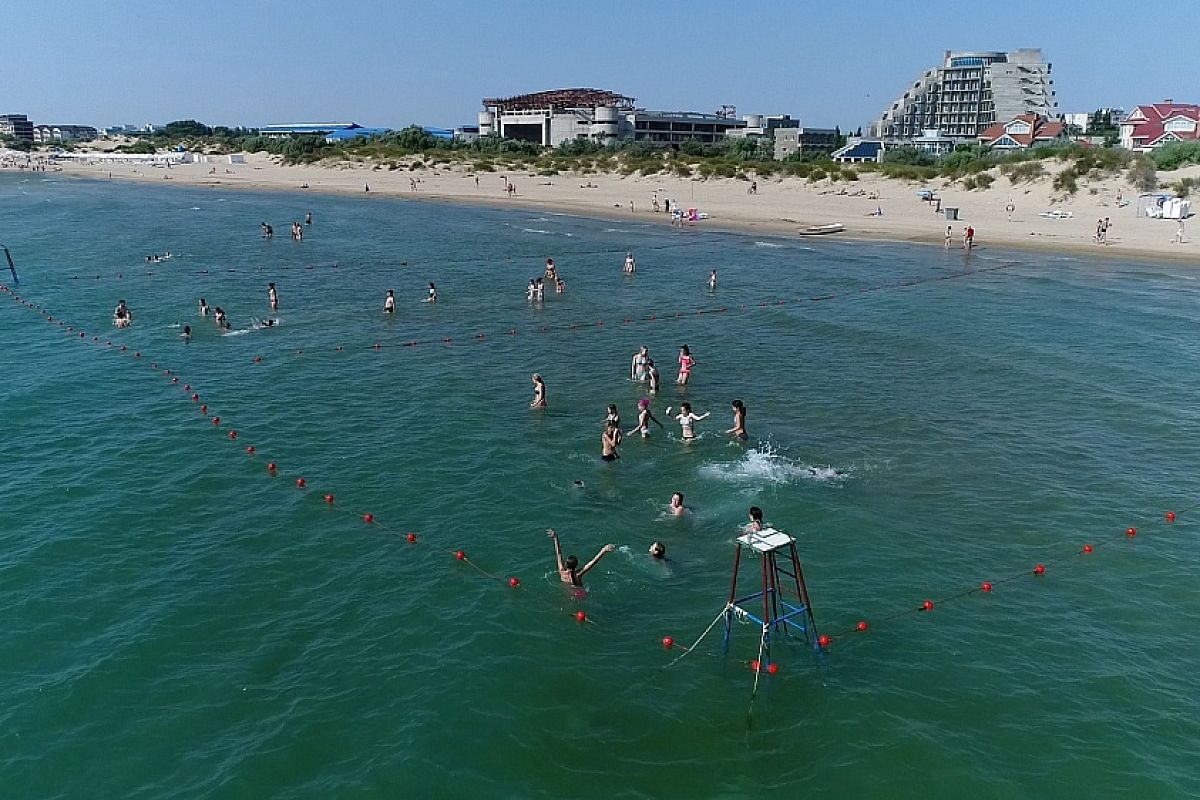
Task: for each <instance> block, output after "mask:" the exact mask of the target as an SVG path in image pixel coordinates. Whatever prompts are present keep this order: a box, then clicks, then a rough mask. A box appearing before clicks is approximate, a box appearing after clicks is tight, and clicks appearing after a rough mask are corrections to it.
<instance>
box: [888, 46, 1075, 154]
mask: <svg viewBox="0 0 1200 800" xmlns="http://www.w3.org/2000/svg"><path fill="white" fill-rule="evenodd" d="M1022 114H1036V115H1039V116H1042V117H1047V118H1049V119H1054V118H1055V117H1057V116H1058V100H1057V99H1055V93H1054V81H1053V80H1052V79H1051V77H1050V63H1049V62H1048V61H1046V60H1045V59H1043V58H1042V51H1041V50H1014V51H1012V52H1011V53H1001V52H949V51H947V52H946V55H945V59H944V60H943V62H942V65H941V66H938V67H934V68H932V69H928V70H926V71H925V73H924V74H923V75H921V77H919V78H918V79H917V80H916V81H914V82H913V84H912V86H911V87H910V88H908V89H907V90H905V92H904V94H902V95H901V96H900V98H899V99H898V100H896V102H894V103H892V105H891V107H890V108H888V109H887V110H886V111H884V112H883V115H882V116H881V117H880V118H879V119H878V120H876V121H875V123H874V124H872V125H871V133H872V135H873V136H875V137H878V138H880V139H885V140H887V141H893V142H894V141H905V140H909V139H914V138H917V137H919V136H921V135H922V133H923V132H924V131H929V130H937V131H941V135H942V136H945V137H949V138H951V139H955V140H961V141H975V140H977V139H978V136H979V134H980V133H981V132H982V131H984V130H985V129H987V128H988V127H989V126H991V125H993V124H995V123H996V122H1004V121H1007V120H1011V119H1013V118H1014V117H1017V116H1020V115H1022Z"/></svg>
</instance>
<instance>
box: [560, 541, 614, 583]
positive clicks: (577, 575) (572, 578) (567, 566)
mask: <svg viewBox="0 0 1200 800" xmlns="http://www.w3.org/2000/svg"><path fill="white" fill-rule="evenodd" d="M546 535H547V536H549V537H550V539H551V540H552V541H553V542H554V560H555V561H557V562H558V577H559V578H560V579H561V580H562V582H563V583H565V584H567V585H568V586H572V587H575V588H577V589H582V588H583V576H584V575H586V574H588V573H589V572H591V570H592V567H594V566H596V564H598V563H600V559H602V558H604V557H605V556H606V555H608V554H609V553H611V552H612V551H614V550H616V549H617V546H616V545H615V544H606V545H604V547H601V548H600V552H599V553H596V557H595V558H593V559H592V560H591V561H589V562H588V563H586V564H584V565H583V566H582V567H580V566H579V559H578V558H576V557H575V556H573V555H571V556H567V557H566V558H563V555H562V546H561V545H560V544H559V543H558V534H557V533H556V532H555V531H554V529H553V528H547V529H546Z"/></svg>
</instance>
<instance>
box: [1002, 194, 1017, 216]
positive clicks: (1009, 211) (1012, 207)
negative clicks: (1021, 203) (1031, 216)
mask: <svg viewBox="0 0 1200 800" xmlns="http://www.w3.org/2000/svg"><path fill="white" fill-rule="evenodd" d="M1016 209H1017V207H1016V206H1015V205H1013V201H1012V198H1011V197H1010V198H1008V205H1006V206H1005V207H1004V213H1005V214H1008V221H1009V222H1012V215H1013V211H1015V210H1016Z"/></svg>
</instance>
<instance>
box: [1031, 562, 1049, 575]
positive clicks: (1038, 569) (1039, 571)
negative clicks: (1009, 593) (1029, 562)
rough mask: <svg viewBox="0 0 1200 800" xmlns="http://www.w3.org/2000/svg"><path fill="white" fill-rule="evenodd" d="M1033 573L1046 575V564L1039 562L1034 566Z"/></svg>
mask: <svg viewBox="0 0 1200 800" xmlns="http://www.w3.org/2000/svg"><path fill="white" fill-rule="evenodd" d="M1033 574H1034V575H1045V574H1046V567H1045V565H1044V564H1038V565H1037V566H1036V567H1034V568H1033Z"/></svg>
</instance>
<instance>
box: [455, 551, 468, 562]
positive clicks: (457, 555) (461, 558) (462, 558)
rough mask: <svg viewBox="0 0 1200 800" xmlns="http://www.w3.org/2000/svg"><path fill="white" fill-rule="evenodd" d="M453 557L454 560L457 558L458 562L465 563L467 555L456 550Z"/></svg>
mask: <svg viewBox="0 0 1200 800" xmlns="http://www.w3.org/2000/svg"><path fill="white" fill-rule="evenodd" d="M454 557H455V558H457V559H458V560H459V561H466V560H467V554H466V553H464V552H463V551H462V550H456V551H455V552H454Z"/></svg>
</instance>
